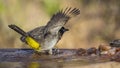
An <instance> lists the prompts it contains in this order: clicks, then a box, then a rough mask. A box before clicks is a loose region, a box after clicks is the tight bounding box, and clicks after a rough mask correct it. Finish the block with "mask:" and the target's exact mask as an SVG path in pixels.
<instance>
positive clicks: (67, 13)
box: [45, 8, 80, 33]
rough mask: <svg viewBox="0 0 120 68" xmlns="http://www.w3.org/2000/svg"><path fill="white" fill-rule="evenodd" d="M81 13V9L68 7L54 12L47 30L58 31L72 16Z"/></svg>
mask: <svg viewBox="0 0 120 68" xmlns="http://www.w3.org/2000/svg"><path fill="white" fill-rule="evenodd" d="M79 14H80V10H79V9H77V8H73V9H72V8H66V9H65V10H61V11H59V12H57V13H56V14H54V15H53V16H52V18H51V19H50V21H49V22H48V23H47V25H46V27H45V32H51V33H53V32H58V31H59V30H60V29H61V28H62V27H63V26H64V25H65V24H66V23H67V22H68V20H69V19H70V18H71V17H74V16H77V15H79Z"/></svg>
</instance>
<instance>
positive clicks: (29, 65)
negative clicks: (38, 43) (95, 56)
mask: <svg viewBox="0 0 120 68" xmlns="http://www.w3.org/2000/svg"><path fill="white" fill-rule="evenodd" d="M86 64H89V63H86V62H80V61H67V62H55V61H49V62H48V61H43V62H42V61H41V62H1V63H0V68H63V67H64V68H66V67H67V68H69V67H75V66H77V67H80V66H82V65H86Z"/></svg>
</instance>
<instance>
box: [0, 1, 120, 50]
mask: <svg viewBox="0 0 120 68" xmlns="http://www.w3.org/2000/svg"><path fill="white" fill-rule="evenodd" d="M66 7H73V8H74V7H75V8H79V9H80V11H81V14H80V15H79V16H77V17H75V18H72V19H71V20H70V21H69V22H68V23H67V24H66V26H65V27H66V28H68V29H69V31H68V32H66V33H65V34H64V35H63V37H62V39H61V40H60V41H59V42H58V44H57V46H56V47H58V48H80V47H82V48H89V47H98V46H99V45H100V44H108V43H109V42H110V41H111V40H113V39H119V38H120V22H119V21H120V13H119V12H120V1H119V0H109V1H107V0H0V48H29V46H27V45H26V44H24V43H22V42H21V41H20V39H19V38H20V37H21V36H20V35H19V34H18V33H16V32H15V31H13V30H11V29H10V28H8V25H9V24H16V25H17V26H19V27H21V28H22V29H24V30H25V31H30V30H32V29H34V28H35V27H38V26H43V25H46V23H47V22H48V21H49V20H50V18H51V16H52V15H53V14H54V13H56V12H57V11H58V10H59V9H65V8H66Z"/></svg>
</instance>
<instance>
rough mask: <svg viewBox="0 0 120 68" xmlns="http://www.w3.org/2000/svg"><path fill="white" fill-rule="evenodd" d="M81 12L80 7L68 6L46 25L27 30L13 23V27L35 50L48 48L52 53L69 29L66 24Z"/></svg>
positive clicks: (54, 15) (40, 50) (39, 50)
mask: <svg viewBox="0 0 120 68" xmlns="http://www.w3.org/2000/svg"><path fill="white" fill-rule="evenodd" d="M79 14H80V9H78V8H71V7H67V8H65V9H64V10H63V9H62V10H59V11H58V12H57V13H55V14H53V16H52V17H51V19H50V20H49V21H48V23H47V24H46V25H45V26H39V27H36V28H34V29H33V30H30V31H28V32H25V31H24V30H23V29H21V28H20V27H18V26H16V25H14V24H11V25H8V26H9V27H10V28H11V29H13V30H15V31H16V32H18V33H19V34H21V35H22V36H21V38H20V40H21V41H22V42H24V43H27V44H28V45H29V46H30V47H31V48H33V50H35V51H37V52H42V51H45V50H48V53H49V54H52V53H53V52H52V49H53V48H54V46H55V45H56V44H57V43H58V41H59V40H60V39H61V38H62V36H63V34H64V33H65V32H66V31H69V29H67V28H65V27H64V26H65V24H66V23H67V22H68V21H69V20H70V19H71V18H72V17H75V16H77V15H79Z"/></svg>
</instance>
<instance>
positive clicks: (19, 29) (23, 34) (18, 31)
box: [8, 24, 28, 37]
mask: <svg viewBox="0 0 120 68" xmlns="http://www.w3.org/2000/svg"><path fill="white" fill-rule="evenodd" d="M8 27H9V28H11V29H13V30H14V31H16V32H17V33H19V34H21V35H22V36H25V37H26V36H28V34H27V33H26V32H25V31H24V30H22V29H21V28H20V27H18V26H16V25H13V24H11V25H8Z"/></svg>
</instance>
